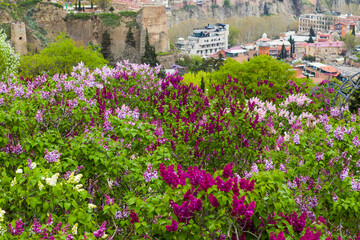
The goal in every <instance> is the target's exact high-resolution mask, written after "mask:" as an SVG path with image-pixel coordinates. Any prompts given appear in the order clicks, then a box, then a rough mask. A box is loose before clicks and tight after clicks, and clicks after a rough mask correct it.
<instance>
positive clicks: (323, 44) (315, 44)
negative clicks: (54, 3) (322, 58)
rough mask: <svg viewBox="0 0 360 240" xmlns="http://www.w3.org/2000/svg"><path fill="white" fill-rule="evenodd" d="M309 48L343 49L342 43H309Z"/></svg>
mask: <svg viewBox="0 0 360 240" xmlns="http://www.w3.org/2000/svg"><path fill="white" fill-rule="evenodd" d="M308 46H309V47H315V48H322V47H344V42H343V41H336V42H330V41H326V42H317V43H309V44H308Z"/></svg>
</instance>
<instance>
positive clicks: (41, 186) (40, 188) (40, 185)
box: [38, 181, 44, 191]
mask: <svg viewBox="0 0 360 240" xmlns="http://www.w3.org/2000/svg"><path fill="white" fill-rule="evenodd" d="M38 185H39V190H40V191H41V190H42V189H43V188H44V185H43V184H42V183H41V182H40V181H39V182H38Z"/></svg>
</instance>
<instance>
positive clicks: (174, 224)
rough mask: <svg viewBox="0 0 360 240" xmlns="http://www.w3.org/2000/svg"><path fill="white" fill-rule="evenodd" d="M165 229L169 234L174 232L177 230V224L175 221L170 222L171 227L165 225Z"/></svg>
mask: <svg viewBox="0 0 360 240" xmlns="http://www.w3.org/2000/svg"><path fill="white" fill-rule="evenodd" d="M165 228H166V230H167V231H169V232H176V231H177V230H178V228H179V224H178V223H177V222H176V221H175V220H172V222H171V225H166V226H165Z"/></svg>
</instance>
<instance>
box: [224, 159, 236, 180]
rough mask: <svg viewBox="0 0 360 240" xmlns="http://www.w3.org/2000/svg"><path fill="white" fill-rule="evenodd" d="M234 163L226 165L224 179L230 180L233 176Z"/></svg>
mask: <svg viewBox="0 0 360 240" xmlns="http://www.w3.org/2000/svg"><path fill="white" fill-rule="evenodd" d="M233 165H234V164H233V163H232V162H231V163H229V164H228V165H226V166H225V167H224V169H223V177H224V178H229V177H231V175H232V168H233Z"/></svg>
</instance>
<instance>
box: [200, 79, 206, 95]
mask: <svg viewBox="0 0 360 240" xmlns="http://www.w3.org/2000/svg"><path fill="white" fill-rule="evenodd" d="M200 88H201V90H202V91H203V93H205V82H204V77H202V78H201V84H200Z"/></svg>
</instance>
